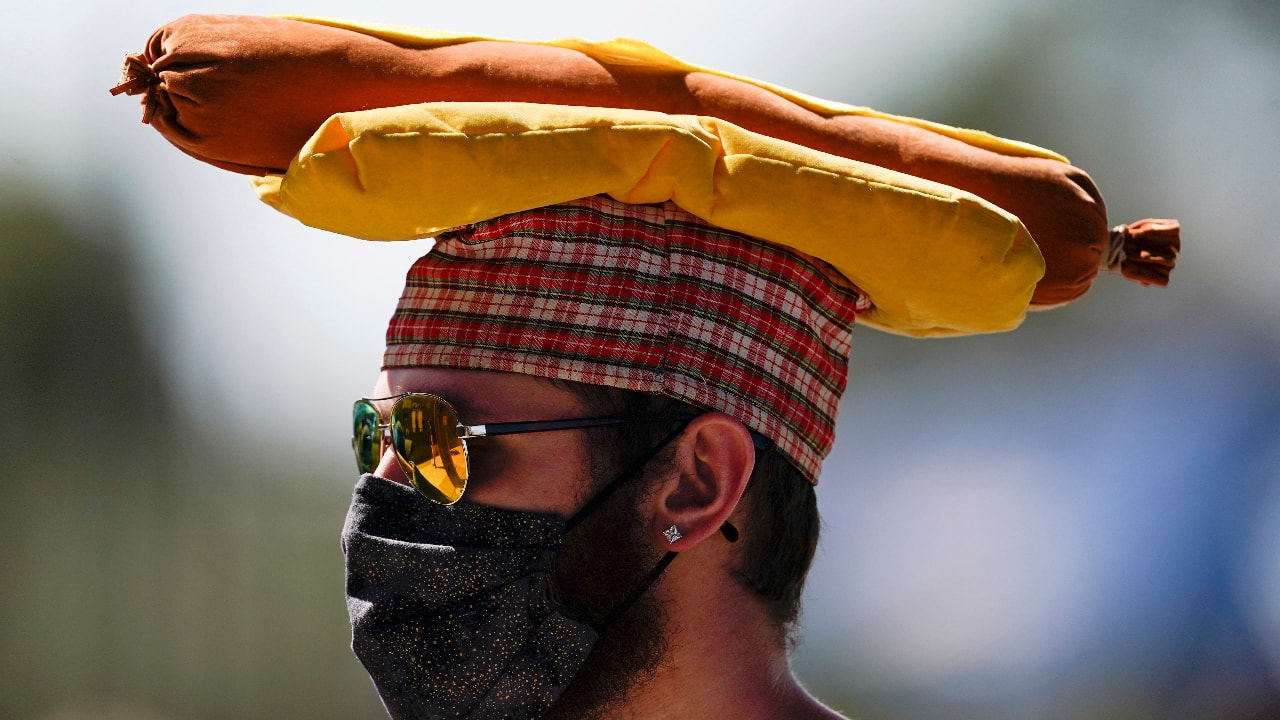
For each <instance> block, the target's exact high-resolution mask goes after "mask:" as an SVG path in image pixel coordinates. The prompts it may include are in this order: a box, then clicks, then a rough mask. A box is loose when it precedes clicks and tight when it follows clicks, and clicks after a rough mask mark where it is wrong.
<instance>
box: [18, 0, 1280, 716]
mask: <svg viewBox="0 0 1280 720" xmlns="http://www.w3.org/2000/svg"><path fill="white" fill-rule="evenodd" d="M188 12H225V13H245V14H266V13H273V12H297V13H305V14H311V15H327V16H334V17H354V18H358V19H364V20H376V21H383V22H392V23H400V24H407V25H416V26H425V27H439V28H445V29H451V30H457V31H462V32H474V33H483V34H489V35H499V36H509V37H517V38H528V39H543V38H552V37H562V36H569V35H577V36H583V37H587V38H591V39H604V38H608V37H613V36H617V35H624V36H632V37H637V38H640V39H643V40H646V41H648V42H651V43H653V44H655V45H657V46H658V47H660V48H662V49H664V50H666V51H668V52H670V53H672V54H675V55H677V56H679V57H682V58H684V59H687V60H690V61H692V62H695V63H699V64H702V65H708V66H712V67H718V68H722V69H726V70H730V71H733V72H736V73H740V74H743V75H747V76H751V77H756V78H760V79H763V80H768V81H771V82H775V83H779V84H782V85H786V86H789V87H792V88H794V89H797V90H801V91H804V92H807V93H810V94H814V95H819V96H823V97H828V98H832V99H837V100H842V101H845V102H850V103H853V104H859V105H870V106H872V107H876V108H877V109H880V110H884V111H887V112H893V113H899V114H906V115H917V116H923V117H928V118H930V119H934V120H938V121H941V122H946V123H950V124H954V125H962V126H970V127H979V128H982V129H985V130H988V131H990V132H993V133H996V134H999V135H1004V136H1007V137H1012V138H1017V139H1021V140H1026V141H1029V142H1033V143H1036V144H1040V145H1044V146H1047V147H1050V148H1053V149H1055V150H1058V151H1060V152H1062V153H1064V154H1066V155H1068V156H1069V157H1070V158H1071V159H1072V160H1073V162H1075V163H1076V164H1078V165H1080V166H1081V167H1083V168H1085V169H1086V170H1087V171H1089V172H1090V173H1091V174H1092V176H1093V177H1094V179H1095V180H1096V181H1097V182H1098V184H1099V186H1100V187H1101V189H1102V191H1103V193H1104V194H1105V195H1106V198H1107V201H1108V206H1109V210H1110V215H1111V219H1112V221H1113V222H1128V221H1132V220H1136V219H1138V218H1141V217H1178V218H1180V219H1181V220H1182V223H1183V238H1184V243H1185V247H1184V252H1183V255H1182V257H1181V258H1180V262H1179V268H1178V270H1177V271H1176V272H1175V274H1174V277H1173V282H1172V284H1171V286H1170V287H1168V288H1166V289H1152V288H1142V287H1139V286H1137V285H1135V284H1132V283H1128V282H1124V281H1121V280H1120V279H1119V278H1116V277H1102V278H1100V279H1099V281H1098V283H1097V285H1096V286H1095V289H1094V291H1093V292H1092V293H1091V294H1090V295H1089V296H1088V297H1086V298H1085V299H1084V300H1082V301H1080V302H1078V303H1076V304H1074V305H1072V306H1069V307H1067V308H1063V309H1059V310H1055V311H1052V312H1049V313H1040V314H1035V315H1033V316H1031V317H1030V318H1029V319H1028V320H1027V322H1026V323H1025V324H1024V326H1023V327H1022V328H1021V329H1019V330H1018V331H1016V332H1013V333H1009V334H1004V335H1000V336H989V337H979V338H968V339H952V340H933V341H918V340H907V339H902V338H897V337H891V336H887V335H884V334H880V333H877V332H875V331H873V330H869V329H865V328H863V329H859V330H858V331H857V332H855V351H854V355H853V358H852V363H851V376H850V389H849V392H848V393H847V395H846V398H845V401H844V403H843V407H842V415H841V420H840V425H839V428H838V438H839V439H838V443H837V447H836V450H835V452H834V453H833V454H832V456H831V458H830V459H829V460H828V463H827V466H826V469H825V471H824V474H823V478H822V483H821V484H820V486H819V497H820V506H821V508H822V511H823V516H824V522H825V528H824V537H823V542H822V546H821V548H820V550H819V558H818V561H817V564H816V567H815V569H814V571H813V575H812V578H811V582H810V589H809V593H808V595H807V604H806V613H805V616H804V633H803V636H804V644H803V645H802V646H801V648H800V649H799V651H798V652H797V654H796V656H795V667H796V670H797V673H798V674H799V675H800V677H801V678H802V679H803V681H804V682H805V683H806V684H807V685H808V686H809V687H810V688H811V689H812V690H813V691H814V692H815V693H816V694H817V695H818V696H819V697H820V698H822V699H823V700H825V701H826V702H828V703H829V704H831V705H833V706H834V707H836V708H837V709H840V710H841V711H843V712H844V713H846V714H847V715H849V716H850V717H856V718H866V719H877V718H901V719H914V718H920V719H925V718H928V719H935V718H978V717H981V718H991V719H996V720H998V719H1000V718H1085V719H1091V718H1132V719H1135V720H1139V719H1145V718H1153V719H1154V718H1161V719H1169V718H1172V719H1175V720H1176V719H1182V718H1186V719H1188V720H1191V719H1196V720H1198V719H1201V718H1231V719H1236V718H1240V719H1247V720H1263V719H1265V718H1280V373H1278V372H1277V370H1278V369H1280V313H1278V312H1277V307H1280V254H1278V253H1277V252H1276V249H1275V248H1276V240H1277V237H1276V236H1277V233H1276V230H1275V224H1274V223H1275V221H1274V214H1273V212H1274V205H1275V202H1276V198H1277V197H1280V170H1278V169H1277V168H1280V164H1278V163H1277V162H1276V159H1277V158H1278V157H1280V132H1278V131H1280V6H1278V5H1277V4H1275V3H1272V2H1249V1H1248V0H1235V1H1234V2H1227V1H1222V2H1190V1H1189V0H1164V1H1163V2H1156V1H1155V0H1113V1H1111V2H1102V1H1101V0H1082V1H1077V2H1066V1H1065V0H1041V1H1039V2H1035V3H1029V2H1025V1H1018V0H979V1H977V2H969V3H956V2H942V0H901V1H899V2H892V3H891V2H862V3H859V2H834V1H833V2H822V1H820V0H800V1H797V2H792V3H772V4H763V3H752V2H736V3H703V4H698V5H693V4H686V3H681V2H675V1H664V2H647V3H634V4H633V6H631V7H625V6H623V5H610V4H602V3H599V2H556V1H554V0H544V1H543V2H541V3H536V4H535V3H514V2H507V1H505V0H503V1H497V2H489V3H483V4H466V3H463V4H451V5H449V6H436V5H433V4H427V3H420V2H419V3H410V2H404V1H399V2H397V1H393V0H367V1H366V2H363V3H360V4H359V5H358V6H355V7H352V6H350V5H347V4H342V3H337V2H333V1H332V0H313V1H312V2H308V3H305V4H294V5H278V4H276V5H271V4H255V3H248V2H225V3H222V4H219V5H217V6H210V5H208V4H203V3H202V4H191V5H188V6H182V7H179V6H177V5H175V4H174V3H169V2H165V3H161V2H155V1H152V0H140V1H139V2H135V3H131V4H120V3H90V2H73V1H71V0H66V1H58V0H51V1H49V2H43V3H27V4H24V5H23V6H21V7H18V8H11V9H9V10H7V11H6V13H5V15H6V21H5V23H4V24H3V27H0V48H3V49H2V50H0V53H3V63H0V80H2V84H0V87H2V88H3V90H0V92H3V95H4V98H5V101H4V112H3V113H0V251H2V254H0V403H2V405H0V457H2V458H3V462H2V463H0V577H3V578H4V583H3V588H2V589H0V618H2V619H3V622H0V683H3V686H2V688H0V717H3V718H14V719H15V720H81V719H83V718H108V719H110V720H204V719H209V720H213V719H218V720H221V719H222V718H227V717H236V718H243V719H246V720H251V719H253V718H278V717H308V718H312V719H313V720H325V719H327V718H369V719H374V718H380V717H383V713H382V710H381V707H380V705H379V703H378V702H377V699H376V697H375V696H374V694H373V692H372V690H371V688H370V687H369V683H368V681H367V679H366V678H365V676H364V674H363V672H362V671H361V669H360V667H359V665H358V663H357V661H356V660H355V659H354V657H353V656H351V654H350V652H349V650H348V649H347V641H348V630H347V623H346V615H345V608H344V606H343V602H342V559H341V555H340V552H339V549H338V542H337V535H338V531H339V529H340V527H341V523H342V518H343V515H344V513H345V510H346V506H347V504H348V502H349V498H350V494H349V490H350V486H351V485H352V483H353V482H354V480H355V473H354V467H352V462H351V459H350V452H349V449H348V448H349V444H348V442H349V434H348V413H349V407H350V405H349V403H350V402H351V400H352V399H354V398H355V397H357V396H360V395H363V394H365V393H366V392H367V391H368V390H369V389H370V388H371V386H372V383H373V380H374V378H375V376H376V373H377V369H378V365H379V360H380V356H381V350H382V332H383V330H384V323H385V321H386V320H387V318H388V317H389V315H390V312H391V310H392V308H393V306H394V302H395V299H396V297H397V296H398V294H399V290H400V284H401V282H402V278H403V274H404V272H405V270H406V269H407V267H408V264H409V263H410V262H411V261H412V259H413V258H415V257H417V256H418V255H420V254H422V253H424V252H425V251H426V250H427V248H428V247H429V246H428V245H427V244H426V243H406V244H393V245H377V244H365V243H360V242H357V241H353V240H350V239H348V238H344V237H338V236H334V235H329V234H325V233H321V232H318V231H313V230H309V229H307V228H303V227H301V226H299V225H297V224H296V223H294V222H293V221H291V220H289V219H287V218H285V217H283V216H279V215H277V214H275V213H273V212H272V211H271V210H270V209H268V208H267V207H265V206H262V205H260V204H258V202H257V200H256V199H255V197H254V195H253V193H252V191H251V190H250V188H249V186H248V183H247V181H246V180H245V179H244V178H242V177H239V176H236V175H232V174H230V173H225V172H222V171H219V170H215V169H213V168H211V167H206V166H203V165H201V164H200V163H197V162H195V161H193V160H190V159H189V158H187V157H186V156H184V155H182V154H181V153H179V152H178V151H176V150H175V149H173V148H172V147H170V146H169V145H168V144H167V143H166V142H165V141H164V140H163V139H162V138H161V137H160V136H159V135H158V134H157V133H156V132H155V131H154V130H152V129H150V128H147V127H146V126H144V125H142V124H140V123H139V117H140V112H139V109H138V107H137V104H136V100H135V99H125V98H112V97H110V96H109V95H108V93H107V88H109V87H110V86H111V85H113V84H114V82H115V80H116V78H117V76H118V68H119V65H120V61H121V59H122V58H123V56H124V55H125V53H128V52H137V51H139V50H141V48H142V46H143V43H144V42H145V40H146V38H147V36H148V35H149V34H150V32H151V31H152V30H153V29H155V28H156V27H158V26H160V25H162V24H164V23H165V22H168V21H169V20H172V19H174V18H176V17H177V16H179V15H182V14H185V13H188Z"/></svg>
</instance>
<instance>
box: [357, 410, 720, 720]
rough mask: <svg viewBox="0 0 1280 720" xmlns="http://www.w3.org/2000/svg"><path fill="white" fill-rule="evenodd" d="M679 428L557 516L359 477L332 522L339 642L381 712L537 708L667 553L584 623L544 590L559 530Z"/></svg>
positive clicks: (474, 714) (517, 717) (458, 714)
mask: <svg viewBox="0 0 1280 720" xmlns="http://www.w3.org/2000/svg"><path fill="white" fill-rule="evenodd" d="M683 427H684V423H681V424H680V427H679V428H677V429H676V430H675V431H674V432H672V433H671V434H670V435H668V436H667V437H666V438H665V439H664V440H662V441H661V442H660V443H658V444H657V445H656V446H655V447H654V448H652V449H651V450H650V451H649V452H647V453H645V455H644V456H643V457H641V458H640V459H639V460H638V461H637V462H636V463H635V464H634V465H633V466H632V467H631V469H630V470H628V471H626V472H624V473H622V474H621V475H620V476H619V477H618V478H617V479H615V480H614V481H613V482H612V483H610V484H609V485H607V486H606V487H605V488H603V489H602V490H601V491H600V492H598V493H597V494H596V496H595V497H594V498H592V499H591V500H590V501H589V502H588V503H587V504H586V505H585V506H584V507H583V508H582V509H580V510H579V511H578V512H577V513H576V514H575V515H574V516H573V517H572V518H570V519H569V520H567V521H565V520H562V519H560V518H559V517H558V516H556V515H551V514H545V513H533V512H520V511H514V510H502V509H498V508H492V507H486V506H482V505H472V504H468V503H465V502H459V503H457V504H454V505H439V504H436V503H434V502H431V501H430V500H428V499H426V498H425V497H423V496H422V495H420V494H418V492H417V491H416V490H414V489H413V488H411V487H408V486H406V485H401V484H398V483H395V482H392V481H390V480H385V479H383V478H379V477H376V476H373V475H365V476H363V477H362V478H360V481H359V482H358V483H357V484H356V488H355V494H354V497H353V498H352V501H351V509H350V510H349V511H348V513H347V521H346V525H345V527H344V528H343V531H342V548H343V553H344V554H345V555H346V559H347V612H348V614H349V615H350V617H351V631H352V632H351V647H352V649H353V650H354V651H355V653H356V656H357V657H359V658H360V661H361V663H363V664H364V667H365V669H366V670H367V671H368V672H369V676H370V677H371V678H372V679H373V682H374V685H375V686H376V687H377V689H378V694H379V695H380V696H381V697H382V703H383V705H384V706H385V707H386V709H387V712H388V713H389V714H390V715H391V717H392V718H393V719H394V720H453V719H455V718H458V719H461V718H470V719H473V720H489V719H491V718H492V719H496V718H512V719H513V720H534V719H535V718H540V717H542V715H543V714H544V713H545V712H546V711H547V709H548V708H549V707H550V706H551V704H552V703H554V702H555V700H556V698H558V697H559V696H560V694H561V693H562V692H563V691H564V689H565V687H566V686H568V684H569V683H570V682H571V681H572V680H573V678H574V676H575V675H576V674H577V672H578V670H579V669H580V668H581V667H582V664H583V662H585V661H586V659H587V655H589V654H590V653H591V650H592V648H593V647H594V646H595V644H596V641H597V640H598V639H599V637H600V635H601V634H602V633H603V632H604V631H605V630H606V629H607V628H608V627H609V626H610V625H611V624H612V623H613V622H614V621H616V620H617V619H618V618H619V617H621V616H622V615H623V614H624V613H625V612H626V611H627V609H628V608H630V607H631V606H632V605H633V604H634V603H635V602H636V601H637V600H638V599H639V598H640V596H641V595H643V594H644V593H645V592H646V591H647V590H648V589H649V587H650V586H652V585H653V583H654V582H656V581H657V580H658V578H659V576H660V575H661V574H662V572H663V570H665V569H666V567H667V565H668V564H670V562H671V561H672V560H673V559H674V558H675V556H676V553H674V552H668V553H666V555H664V556H663V558H662V559H661V560H660V561H659V562H658V563H657V565H655V566H654V568H653V569H652V570H651V571H650V572H649V574H648V575H647V576H646V577H644V578H643V579H642V580H640V581H639V582H638V584H637V585H636V586H635V588H634V589H633V590H632V591H631V593H630V594H629V595H628V596H627V597H626V598H625V599H623V600H622V601H621V602H620V603H619V604H618V605H617V606H616V607H614V608H613V609H612V610H611V611H609V612H608V613H606V614H605V615H604V616H603V617H601V618H594V619H591V620H587V619H584V618H580V617H577V616H575V614H574V613H572V612H571V611H569V610H568V609H566V608H565V607H564V606H562V605H560V604H559V603H557V602H555V601H553V600H552V598H551V586H550V582H551V572H552V570H551V568H552V563H553V562H554V560H555V557H556V554H557V552H558V551H559V550H560V546H561V543H562V542H563V539H564V536H565V533H566V532H568V531H569V530H570V529H572V528H573V527H575V526H576V525H577V524H578V523H579V522H581V521H582V520H583V519H585V518H586V517H587V516H588V515H590V514H591V513H593V512H595V510H596V509H598V508H599V507H600V505H601V504H602V503H603V502H604V501H605V500H607V499H608V498H609V497H610V496H611V495H612V494H613V492H614V491H615V490H616V489H617V488H618V487H619V486H620V485H621V484H622V483H623V482H625V481H627V480H629V479H630V478H631V477H633V476H634V475H635V474H636V473H637V472H639V471H640V470H641V469H642V468H643V467H644V466H645V465H646V464H647V463H648V461H649V460H650V459H652V458H653V457H654V456H655V455H656V454H657V453H658V452H659V451H660V450H661V449H662V448H663V447H665V446H666V445H667V443H669V442H670V441H671V440H673V439H675V437H676V436H677V435H679V433H680V431H681V430H683ZM726 527H727V528H729V530H732V526H729V525H728V524H727V523H726ZM722 531H724V532H725V535H726V537H729V538H730V540H734V539H736V537H737V536H736V531H733V534H732V535H731V534H730V533H729V531H728V530H724V529H722Z"/></svg>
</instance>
